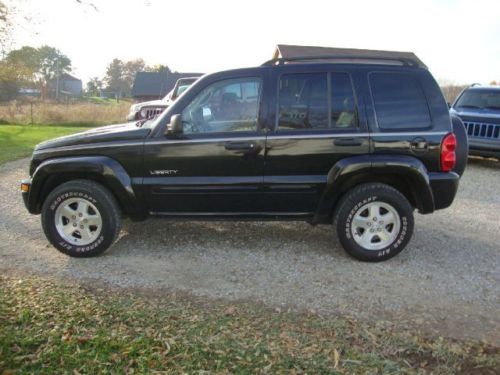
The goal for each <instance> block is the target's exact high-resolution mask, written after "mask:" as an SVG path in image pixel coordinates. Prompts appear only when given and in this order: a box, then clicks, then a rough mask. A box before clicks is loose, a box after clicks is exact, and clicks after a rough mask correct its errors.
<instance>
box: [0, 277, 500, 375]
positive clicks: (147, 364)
mask: <svg viewBox="0 0 500 375" xmlns="http://www.w3.org/2000/svg"><path fill="white" fill-rule="evenodd" d="M159 295H160V296H161V297H158V296H159ZM155 296H156V297H148V296H145V295H144V294H137V293H130V292H128V293H125V292H117V291H113V290H104V289H89V288H84V287H82V286H80V285H77V284H74V283H71V282H67V281H65V282H61V281H57V280H48V279H42V278H39V277H29V278H21V279H17V278H12V277H5V276H2V277H0V374H1V373H2V371H3V373H4V374H9V373H14V372H16V373H21V374H22V373H47V374H51V373H75V374H76V373H89V374H96V373H132V372H135V373H146V372H154V371H155V370H162V371H165V372H166V373H189V374H191V373H200V371H202V370H204V371H206V373H234V374H254V373H273V374H274V373H277V374H293V373H314V374H320V373H329V374H343V373H346V374H353V373H354V374H356V373H363V374H364V373H371V374H413V373H431V372H432V373H435V374H456V373H464V374H470V373H474V374H493V373H495V368H496V369H498V368H499V367H498V366H499V365H500V362H499V351H498V348H492V347H488V346H486V345H483V344H479V343H470V342H456V341H451V340H446V339H443V338H435V339H431V338H426V337H424V336H422V335H418V334H416V333H414V332H410V331H405V332H395V331H393V329H391V328H390V327H389V328H388V327H387V326H383V325H379V324H377V325H375V324H372V325H369V324H366V323H361V322H359V321H356V320H355V319H351V318H340V317H338V318H325V317H321V316H318V315H315V314H308V315H303V314H296V313H290V312H279V311H276V310H271V309H266V308H264V307H261V306H255V305H252V304H250V303H239V304H238V305H231V304H228V303H224V302H220V301H218V302H217V301H208V300H193V299H192V298H190V297H186V296H179V295H176V294H173V293H168V292H165V291H163V292H161V293H155ZM203 373H205V372H203Z"/></svg>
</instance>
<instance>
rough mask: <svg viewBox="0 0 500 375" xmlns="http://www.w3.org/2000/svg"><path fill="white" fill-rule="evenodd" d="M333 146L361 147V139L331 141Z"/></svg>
mask: <svg viewBox="0 0 500 375" xmlns="http://www.w3.org/2000/svg"><path fill="white" fill-rule="evenodd" d="M333 144H334V145H335V146H344V147H348V146H361V145H363V142H362V141H361V139H356V138H338V139H334V140H333Z"/></svg>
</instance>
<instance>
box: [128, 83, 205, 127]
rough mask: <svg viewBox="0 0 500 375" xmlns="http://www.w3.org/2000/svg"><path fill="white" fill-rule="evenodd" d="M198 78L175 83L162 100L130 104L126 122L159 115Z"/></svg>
mask: <svg viewBox="0 0 500 375" xmlns="http://www.w3.org/2000/svg"><path fill="white" fill-rule="evenodd" d="M198 78H200V77H185V78H180V79H179V80H177V82H176V83H175V86H174V88H173V89H172V91H170V92H169V93H168V94H167V95H165V97H164V98H163V99H159V100H151V101H149V102H142V103H136V104H132V105H131V106H130V112H129V114H128V116H127V121H139V120H147V119H149V118H151V117H154V116H156V115H159V114H160V113H162V112H163V111H164V110H165V108H167V107H168V106H169V105H170V104H172V103H173V102H174V100H175V99H177V98H178V97H179V96H180V95H181V94H182V93H183V92H184V91H186V90H187V89H188V87H189V86H191V85H192V84H193V83H194V82H196V80H197V79H198Z"/></svg>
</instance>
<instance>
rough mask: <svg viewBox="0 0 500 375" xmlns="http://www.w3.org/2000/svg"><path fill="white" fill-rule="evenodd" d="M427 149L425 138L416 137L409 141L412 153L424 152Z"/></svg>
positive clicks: (427, 144)
mask: <svg viewBox="0 0 500 375" xmlns="http://www.w3.org/2000/svg"><path fill="white" fill-rule="evenodd" d="M428 147H429V143H428V142H427V140H426V139H425V138H422V137H418V138H414V139H413V140H412V141H411V148H412V150H414V151H425V150H427V148H428Z"/></svg>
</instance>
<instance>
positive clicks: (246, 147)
mask: <svg viewBox="0 0 500 375" xmlns="http://www.w3.org/2000/svg"><path fill="white" fill-rule="evenodd" d="M224 148H225V149H226V150H231V151H250V150H254V149H255V143H253V142H226V143H225V144H224Z"/></svg>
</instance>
